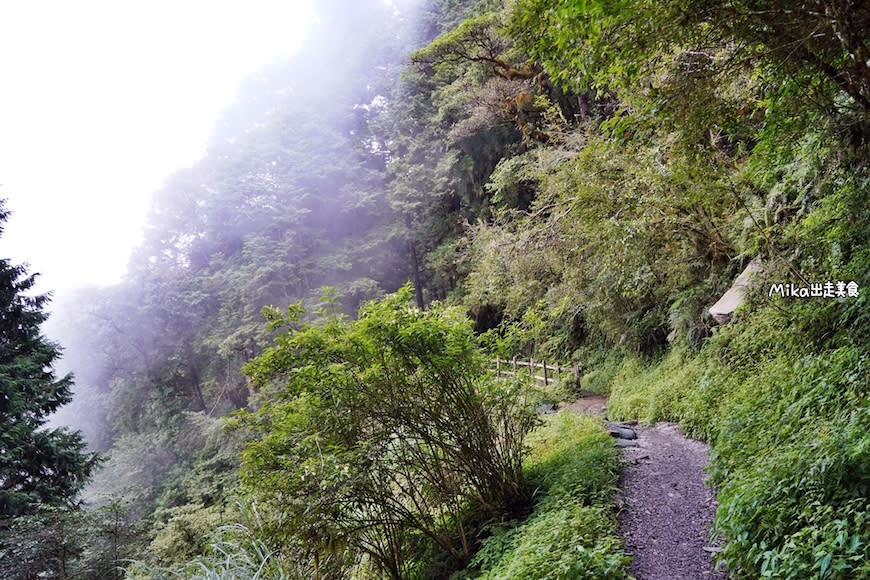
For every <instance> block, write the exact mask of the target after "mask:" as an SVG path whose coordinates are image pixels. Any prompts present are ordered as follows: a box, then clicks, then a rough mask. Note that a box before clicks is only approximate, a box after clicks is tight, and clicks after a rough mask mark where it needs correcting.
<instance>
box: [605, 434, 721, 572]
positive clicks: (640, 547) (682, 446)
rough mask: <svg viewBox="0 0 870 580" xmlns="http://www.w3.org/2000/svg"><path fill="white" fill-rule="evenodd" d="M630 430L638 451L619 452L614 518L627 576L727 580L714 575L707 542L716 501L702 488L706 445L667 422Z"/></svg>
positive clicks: (704, 476)
mask: <svg viewBox="0 0 870 580" xmlns="http://www.w3.org/2000/svg"><path fill="white" fill-rule="evenodd" d="M635 430H636V432H637V435H638V438H637V440H636V442H637V446H635V447H627V448H625V449H623V452H622V454H623V459H624V460H625V462H626V465H625V467H624V469H623V472H622V478H621V481H620V487H621V488H622V495H621V501H622V504H623V505H622V512H621V513H620V516H619V527H620V531H621V533H622V537H623V538H624V539H625V544H626V546H625V548H626V552H627V553H628V554H630V555H631V556H633V558H634V559H633V561H632V566H631V571H632V574H634V576H635V577H636V578H637V579H638V580H680V579H686V580H695V579H707V578H717V579H719V578H722V579H725V578H728V576H727V575H725V574H723V573H719V572H715V571H714V569H713V563H712V553H711V549H710V546H709V540H708V538H709V531H710V525H711V524H712V522H713V515H714V513H715V511H716V502H715V498H714V495H713V492H712V490H710V489H709V488H708V487H707V486H706V485H705V484H704V481H705V479H706V473H705V472H704V468H705V467H706V465H707V446H706V445H704V444H703V443H701V442H699V441H694V440H691V439H686V438H685V437H684V436H683V434H682V433H681V432H680V430H679V428H678V427H677V426H676V425H674V424H671V423H659V424H657V425H656V426H655V427H640V426H638V427H635ZM632 443H634V441H632ZM705 548H706V549H705Z"/></svg>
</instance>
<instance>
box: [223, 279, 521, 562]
mask: <svg viewBox="0 0 870 580" xmlns="http://www.w3.org/2000/svg"><path fill="white" fill-rule="evenodd" d="M412 295H413V290H412V288H411V286H410V285H406V286H405V287H403V288H402V289H401V290H399V291H398V292H397V293H396V294H394V295H390V296H388V297H386V298H384V299H383V300H381V301H379V302H373V303H369V304H368V305H366V306H365V307H364V308H362V309H361V311H360V316H359V319H358V320H356V321H348V320H346V319H345V318H344V317H343V316H341V315H337V314H336V313H335V312H328V311H323V312H322V313H321V314H322V316H323V319H322V320H321V321H320V323H319V324H317V325H311V324H301V323H300V321H299V318H300V315H301V307H294V308H291V310H290V312H289V313H288V314H287V315H283V314H281V313H278V312H276V311H274V310H272V311H268V313H267V314H268V315H269V316H270V318H271V326H272V328H273V329H277V328H278V327H289V328H290V329H291V330H290V331H288V332H285V333H283V334H279V335H278V336H277V338H276V345H275V346H274V347H272V348H270V349H268V350H266V351H265V352H264V353H263V354H262V355H261V356H260V357H258V358H256V359H254V360H253V361H251V362H250V363H249V364H248V365H247V366H246V370H247V372H248V373H249V375H250V376H251V378H252V379H253V382H254V384H255V385H256V386H257V387H259V388H260V389H261V390H264V391H265V397H264V401H263V404H262V406H261V408H260V409H259V410H257V411H256V412H255V413H244V414H241V415H240V417H239V419H238V421H239V422H240V423H242V424H245V425H248V426H250V427H251V428H252V429H253V430H254V431H256V432H257V433H258V434H260V436H261V438H260V439H258V440H255V441H252V442H251V443H250V444H249V445H248V447H247V449H246V450H245V451H244V453H243V456H242V460H243V464H242V471H241V476H242V482H243V484H244V485H245V487H246V489H247V490H248V491H250V493H251V494H252V495H253V497H254V498H255V499H256V501H258V502H260V503H261V505H264V506H265V509H264V513H266V518H267V523H266V524H265V528H266V529H267V535H269V536H270V542H272V543H274V544H276V545H279V544H282V543H289V545H293V546H296V547H297V548H298V549H299V550H300V555H301V557H303V558H308V559H310V560H312V561H313V562H314V563H315V566H318V565H319V562H321V561H325V560H326V559H327V558H328V557H332V556H336V555H340V556H341V557H342V558H346V561H344V562H343V563H341V562H338V561H337V558H334V557H333V558H332V560H333V561H334V562H336V563H335V566H337V567H338V568H336V569H335V570H333V573H335V574H342V573H347V571H346V570H344V571H342V570H341V568H340V566H350V567H359V566H363V567H364V566H367V565H368V566H374V567H375V568H376V571H377V573H378V574H379V575H381V576H390V577H393V578H399V577H405V576H407V575H408V574H411V573H412V571H413V570H414V569H416V567H417V562H416V560H417V555H419V553H420V552H421V550H422V551H425V550H428V549H429V548H428V547H426V546H431V545H435V546H437V547H438V549H439V550H441V551H442V552H443V554H445V555H446V557H447V558H446V559H447V564H445V570H446V571H449V570H450V569H451V567H452V568H453V569H456V568H461V567H462V566H463V565H465V564H466V563H467V561H468V559H470V554H471V551H472V548H473V545H472V544H473V542H474V536H473V535H472V532H474V531H475V530H474V528H475V526H477V525H479V524H475V522H486V521H496V522H497V521H501V520H505V519H511V518H516V517H519V516H522V515H525V514H526V513H528V510H529V509H530V507H531V496H530V492H529V488H528V487H527V485H526V482H525V479H524V474H523V471H522V454H523V448H524V446H523V442H524V438H525V435H526V433H527V432H528V431H529V430H530V429H531V427H532V426H533V425H534V423H535V421H536V419H535V416H534V413H533V410H532V409H531V406H530V404H528V402H527V400H526V399H525V397H524V396H523V392H522V389H523V388H524V387H523V385H522V383H520V382H515V383H501V382H498V381H495V379H494V377H493V376H492V375H491V373H489V372H488V371H487V370H486V367H487V366H488V365H487V364H486V362H487V359H486V357H485V356H484V355H483V353H482V352H480V351H479V349H478V347H477V343H476V339H475V337H474V334H473V332H472V329H471V322H470V321H469V320H468V319H467V318H466V316H465V315H464V313H462V312H461V311H460V310H458V309H451V308H445V307H442V306H439V305H437V304H436V305H433V306H432V307H431V308H430V309H429V310H426V311H422V310H419V309H418V308H417V307H416V306H414V305H412V302H411V299H412Z"/></svg>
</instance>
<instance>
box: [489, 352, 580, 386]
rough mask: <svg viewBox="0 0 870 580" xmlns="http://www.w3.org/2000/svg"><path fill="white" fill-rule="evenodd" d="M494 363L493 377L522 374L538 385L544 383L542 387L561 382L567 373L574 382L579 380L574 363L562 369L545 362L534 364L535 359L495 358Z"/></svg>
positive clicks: (577, 367) (577, 370)
mask: <svg viewBox="0 0 870 580" xmlns="http://www.w3.org/2000/svg"><path fill="white" fill-rule="evenodd" d="M494 362H495V376H496V377H498V378H501V377H503V376H504V377H515V376H517V373H522V374H525V375H529V376H531V377H532V378H533V379H534V380H535V381H537V382H539V383H544V386H547V385H548V384H549V383H550V381H552V380H556V381H561V380H562V375H563V374H568V373H570V374H571V375H572V376H573V377H574V380H576V381H579V380H580V365H578V364H577V363H574V366H572V367H563V366H561V365H559V364H555V365H550V364H547V362H546V361H541V362H535V359H533V358H530V359H528V360H522V359H517V358H516V357H514V358H512V359H511V360H506V359H501V358H498V357H496V359H495V361H494ZM521 367H525V368H526V369H528V370H526V371H523V370H521ZM539 369H540V370H541V371H542V374H539V373H538V370H539Z"/></svg>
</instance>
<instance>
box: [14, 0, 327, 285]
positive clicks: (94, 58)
mask: <svg viewBox="0 0 870 580" xmlns="http://www.w3.org/2000/svg"><path fill="white" fill-rule="evenodd" d="M310 19H311V7H310V1H308V0H284V1H281V0H244V1H241V0H239V1H235V2H228V1H222V0H174V1H168V0H150V1H148V2H144V1H140V2H132V1H121V0H113V1H109V0H106V1H94V0H77V1H75V2H70V1H64V0H53V1H22V2H12V1H3V2H0V184H2V187H0V198H7V200H8V203H7V208H8V209H10V210H12V211H13V212H14V213H13V215H12V216H11V218H10V220H9V221H8V222H7V224H6V231H5V233H4V234H3V236H2V237H0V257H3V258H11V259H12V260H13V261H14V262H16V263H17V262H28V263H29V264H30V266H31V267H30V271H31V272H35V271H38V272H40V273H41V276H40V282H39V285H38V290H39V291H41V292H45V291H49V290H54V291H56V292H62V291H63V290H65V289H69V288H72V287H75V286H82V285H88V284H98V285H105V284H110V283H113V282H116V281H118V279H119V278H120V276H121V275H122V273H123V272H124V270H125V269H126V265H127V258H128V256H129V254H130V250H131V249H132V248H133V247H134V246H135V245H136V244H137V243H138V242H139V240H140V236H141V230H142V226H143V225H144V220H145V214H146V210H147V207H148V201H149V199H150V194H151V193H152V192H153V191H154V190H155V189H157V188H158V187H160V185H161V184H162V182H163V180H164V179H165V178H166V177H168V176H169V175H170V174H171V173H172V172H173V171H174V170H175V169H179V168H181V167H186V166H189V165H191V164H192V163H193V162H194V161H196V160H197V159H198V158H199V157H201V156H202V154H203V153H204V148H205V145H206V142H207V140H208V137H209V135H210V132H211V128H212V125H213V123H214V121H215V119H216V117H217V115H218V114H219V113H220V111H221V110H222V109H224V108H225V107H226V106H227V105H228V104H229V103H231V102H232V100H233V97H234V94H235V90H236V87H237V86H238V84H239V82H240V81H241V80H242V79H243V78H244V77H245V76H247V75H248V74H250V73H253V72H255V71H256V70H257V69H259V68H260V67H261V66H262V65H264V64H266V63H268V62H270V61H272V60H275V59H277V58H282V57H286V56H289V55H290V54H292V53H293V52H294V51H295V50H296V49H297V48H298V44H299V41H300V40H301V36H302V34H303V32H304V29H305V27H306V25H307V23H308V22H309V20H310Z"/></svg>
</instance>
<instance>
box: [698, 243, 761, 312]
mask: <svg viewBox="0 0 870 580" xmlns="http://www.w3.org/2000/svg"><path fill="white" fill-rule="evenodd" d="M760 271H761V259H760V258H755V259H754V260H752V261H751V262H749V265H748V266H746V269H744V270H743V272H741V273H740V275H739V276H737V279H736V280H734V284H732V285H731V288H729V289H728V291H727V292H725V294H723V295H722V297H721V298H720V299H719V301H718V302H716V304H714V305H713V306H711V307H710V314H711V315H712V316H713V318H714V319H716V322H718V323H719V324H725V323H726V322H728V321H729V320H731V315H732V314H733V313H734V311H735V310H737V307H738V306H740V305H741V304H743V302H744V301H745V300H746V291H747V290H748V288H749V286H750V284H752V282H753V279H754V278H755V277H756V275H757V274H758V273H759V272H760Z"/></svg>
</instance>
